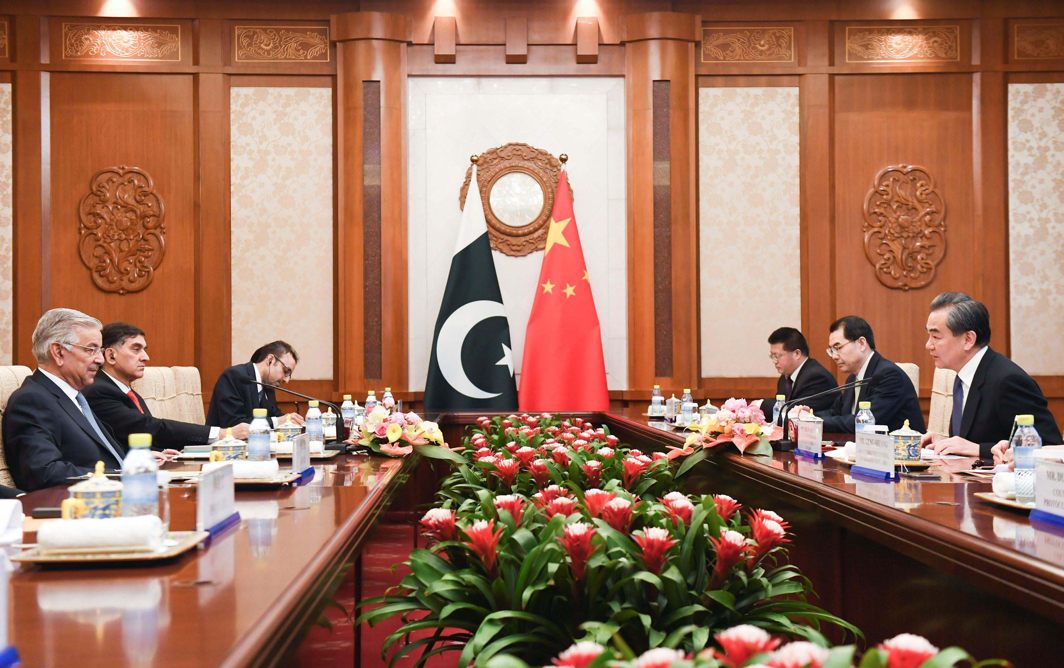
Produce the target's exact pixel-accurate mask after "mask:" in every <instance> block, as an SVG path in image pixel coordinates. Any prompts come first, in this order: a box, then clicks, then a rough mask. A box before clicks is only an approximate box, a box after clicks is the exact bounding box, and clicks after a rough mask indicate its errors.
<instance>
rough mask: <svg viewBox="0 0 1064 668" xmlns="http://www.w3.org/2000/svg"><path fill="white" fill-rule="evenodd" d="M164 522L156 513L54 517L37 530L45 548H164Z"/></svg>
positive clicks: (38, 543) (41, 543) (48, 549)
mask: <svg viewBox="0 0 1064 668" xmlns="http://www.w3.org/2000/svg"><path fill="white" fill-rule="evenodd" d="M162 540H163V523H162V521H161V520H159V518H158V517H156V516H155V515H140V516H137V517H112V518H108V519H105V520H98V519H82V520H54V521H49V522H44V523H42V524H41V527H40V529H38V530H37V547H38V548H40V549H41V551H50V550H81V549H94V548H117V549H129V548H143V549H146V550H158V549H160V548H161V547H162Z"/></svg>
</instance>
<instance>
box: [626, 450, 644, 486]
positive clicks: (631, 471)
mask: <svg viewBox="0 0 1064 668" xmlns="http://www.w3.org/2000/svg"><path fill="white" fill-rule="evenodd" d="M646 468H647V464H646V462H644V461H643V460H641V459H636V458H635V457H625V459H624V475H623V478H622V484H623V485H624V488H625V489H631V488H632V485H633V484H635V481H636V480H638V479H639V476H641V475H643V471H645V470H646Z"/></svg>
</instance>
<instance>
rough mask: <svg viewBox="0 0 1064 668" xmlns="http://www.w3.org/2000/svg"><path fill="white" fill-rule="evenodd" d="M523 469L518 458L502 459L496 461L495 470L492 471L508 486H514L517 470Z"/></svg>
mask: <svg viewBox="0 0 1064 668" xmlns="http://www.w3.org/2000/svg"><path fill="white" fill-rule="evenodd" d="M520 470H521V462H519V461H517V460H516V459H500V460H499V461H497V462H495V470H494V471H492V473H493V474H494V475H496V476H498V478H499V480H502V481H503V483H504V484H505V485H506V486H507V487H513V485H514V481H515V480H517V472H518V471H520Z"/></svg>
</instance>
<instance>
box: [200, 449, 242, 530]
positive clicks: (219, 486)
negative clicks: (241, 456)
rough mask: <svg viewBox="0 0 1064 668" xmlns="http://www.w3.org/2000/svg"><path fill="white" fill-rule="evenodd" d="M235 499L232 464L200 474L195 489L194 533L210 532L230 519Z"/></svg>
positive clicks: (234, 509)
mask: <svg viewBox="0 0 1064 668" xmlns="http://www.w3.org/2000/svg"><path fill="white" fill-rule="evenodd" d="M235 497H236V491H235V487H234V485H233V466H232V464H227V465H225V466H219V467H218V468H216V469H212V470H210V471H206V472H203V473H201V474H200V478H199V485H198V486H197V489H196V531H210V530H211V529H212V528H213V527H216V526H218V525H219V524H221V523H223V522H225V521H226V520H228V519H229V518H230V517H232V516H233V515H234V514H235V513H236V498H235Z"/></svg>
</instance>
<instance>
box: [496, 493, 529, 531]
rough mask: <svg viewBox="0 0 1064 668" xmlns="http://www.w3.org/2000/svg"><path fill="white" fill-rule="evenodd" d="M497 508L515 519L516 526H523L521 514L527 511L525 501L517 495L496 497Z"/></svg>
mask: <svg viewBox="0 0 1064 668" xmlns="http://www.w3.org/2000/svg"><path fill="white" fill-rule="evenodd" d="M495 507H496V508H498V509H499V510H505V511H506V512H508V513H510V517H512V518H514V525H515V526H521V514H522V512H523V511H524V509H525V500H524V499H522V498H521V497H519V496H517V495H515V494H500V495H499V496H497V497H495Z"/></svg>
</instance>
